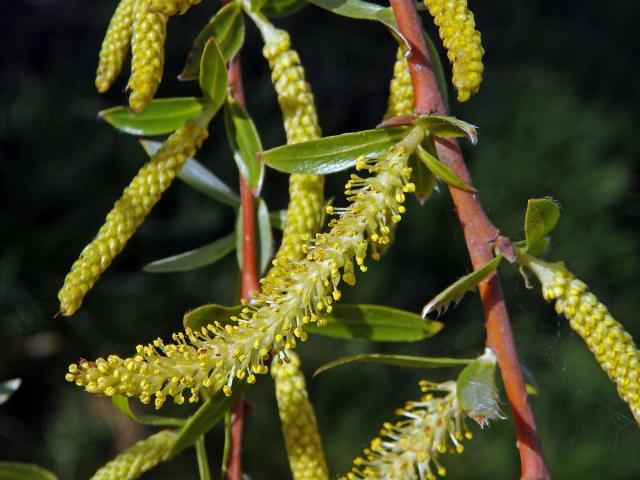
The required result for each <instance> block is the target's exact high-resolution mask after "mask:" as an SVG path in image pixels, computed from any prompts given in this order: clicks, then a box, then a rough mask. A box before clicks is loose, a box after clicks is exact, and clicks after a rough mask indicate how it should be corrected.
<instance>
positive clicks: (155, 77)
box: [127, 0, 168, 112]
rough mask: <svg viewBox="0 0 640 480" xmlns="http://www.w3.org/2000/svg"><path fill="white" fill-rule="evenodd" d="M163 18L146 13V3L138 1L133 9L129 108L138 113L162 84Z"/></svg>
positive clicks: (164, 19) (165, 28)
mask: <svg viewBox="0 0 640 480" xmlns="http://www.w3.org/2000/svg"><path fill="white" fill-rule="evenodd" d="M167 19H168V17H167V16H166V15H163V14H161V13H149V12H147V3H146V1H145V0H137V1H136V5H135V8H134V18H133V38H132V41H131V54H132V59H131V77H130V78H129V84H128V85H127V86H128V88H129V89H130V90H131V95H130V96H129V106H130V107H131V109H132V110H133V111H134V112H141V111H142V110H144V109H145V107H146V106H147V104H148V103H149V102H150V101H151V99H152V98H153V96H154V95H155V93H156V90H157V89H158V86H159V85H160V80H162V69H163V68H164V41H165V38H166V35H167Z"/></svg>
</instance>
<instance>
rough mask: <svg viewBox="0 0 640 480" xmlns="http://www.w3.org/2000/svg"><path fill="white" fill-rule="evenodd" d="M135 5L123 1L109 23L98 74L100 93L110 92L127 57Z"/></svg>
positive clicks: (129, 0)
mask: <svg viewBox="0 0 640 480" xmlns="http://www.w3.org/2000/svg"><path fill="white" fill-rule="evenodd" d="M134 3H135V0H121V1H120V3H119V4H118V7H117V8H116V11H115V12H114V13H113V17H111V21H110V22H109V27H108V28H107V33H106V34H105V36H104V40H103V41H102V47H101V48H100V54H99V61H98V71H97V72H96V88H97V89H98V91H99V92H100V93H104V92H106V91H107V90H109V87H111V84H112V83H113V81H114V80H115V79H116V77H117V76H118V74H119V73H120V70H121V69H122V65H123V63H124V60H125V58H126V57H127V52H128V50H129V44H130V43H131V33H132V31H133V28H132V27H133V6H134Z"/></svg>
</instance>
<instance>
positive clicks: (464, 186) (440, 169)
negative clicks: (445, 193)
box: [417, 147, 476, 192]
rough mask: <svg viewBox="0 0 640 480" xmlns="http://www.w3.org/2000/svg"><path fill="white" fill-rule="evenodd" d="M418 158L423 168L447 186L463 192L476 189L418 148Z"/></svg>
mask: <svg viewBox="0 0 640 480" xmlns="http://www.w3.org/2000/svg"><path fill="white" fill-rule="evenodd" d="M417 153H418V157H419V158H420V160H422V163H424V165H425V167H427V168H428V169H429V170H430V171H431V173H433V174H434V175H435V176H436V177H438V178H439V179H440V180H442V181H443V182H445V183H446V184H447V185H451V186H452V187H455V188H458V189H460V190H464V191H465V192H475V191H476V189H475V188H473V187H472V186H471V185H469V184H468V183H466V182H465V181H464V180H462V179H461V178H460V177H458V176H457V175H456V174H455V173H453V171H451V170H450V169H449V167H447V166H446V165H445V164H444V163H442V162H441V161H440V160H438V159H437V158H436V157H434V156H433V155H431V154H430V153H428V152H427V151H426V150H425V149H424V148H422V147H418V150H417Z"/></svg>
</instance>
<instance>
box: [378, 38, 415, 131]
mask: <svg viewBox="0 0 640 480" xmlns="http://www.w3.org/2000/svg"><path fill="white" fill-rule="evenodd" d="M412 113H413V85H412V84H411V75H409V65H408V64H407V59H406V58H405V56H404V53H403V51H402V48H398V53H397V54H396V62H395V63H394V65H393V78H392V79H391V83H390V85H389V102H388V106H387V112H386V113H385V114H384V118H385V119H387V118H393V117H398V116H400V115H411V114H412Z"/></svg>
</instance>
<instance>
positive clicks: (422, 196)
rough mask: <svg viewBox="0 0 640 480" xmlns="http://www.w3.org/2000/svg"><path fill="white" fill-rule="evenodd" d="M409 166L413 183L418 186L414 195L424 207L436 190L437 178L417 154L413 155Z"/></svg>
mask: <svg viewBox="0 0 640 480" xmlns="http://www.w3.org/2000/svg"><path fill="white" fill-rule="evenodd" d="M409 166H410V167H411V181H412V182H413V184H414V185H415V186H416V191H415V192H414V195H415V196H416V198H417V199H418V201H419V202H420V204H421V205H422V204H424V202H426V201H427V200H428V199H429V197H431V194H432V193H433V190H434V189H435V186H436V176H435V175H434V174H433V173H431V170H429V169H428V168H427V166H426V165H425V164H424V163H423V162H422V161H421V160H420V157H418V155H417V154H414V155H411V158H410V159H409Z"/></svg>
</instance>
